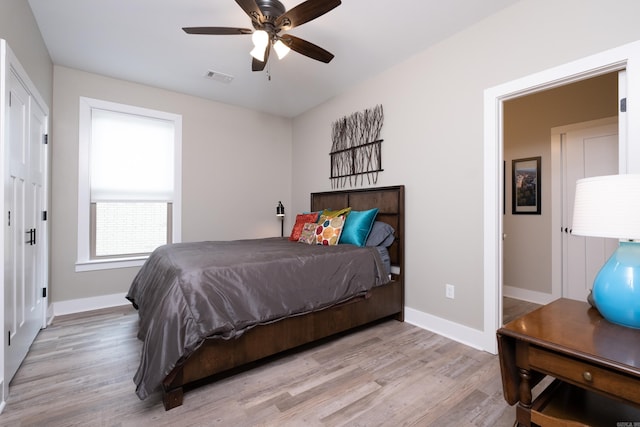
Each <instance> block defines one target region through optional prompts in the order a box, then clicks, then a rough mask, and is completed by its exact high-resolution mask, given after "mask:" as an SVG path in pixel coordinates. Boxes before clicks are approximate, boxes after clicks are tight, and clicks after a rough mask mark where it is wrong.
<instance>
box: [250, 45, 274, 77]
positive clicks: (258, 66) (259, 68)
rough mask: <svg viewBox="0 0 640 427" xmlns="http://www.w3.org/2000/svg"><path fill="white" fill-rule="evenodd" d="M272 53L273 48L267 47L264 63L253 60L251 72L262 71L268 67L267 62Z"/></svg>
mask: <svg viewBox="0 0 640 427" xmlns="http://www.w3.org/2000/svg"><path fill="white" fill-rule="evenodd" d="M270 51H271V46H270V45H267V47H266V48H265V50H264V61H263V62H261V61H258V60H257V59H256V58H253V60H252V61H251V71H262V70H264V67H265V66H266V65H267V61H268V60H269V52H270Z"/></svg>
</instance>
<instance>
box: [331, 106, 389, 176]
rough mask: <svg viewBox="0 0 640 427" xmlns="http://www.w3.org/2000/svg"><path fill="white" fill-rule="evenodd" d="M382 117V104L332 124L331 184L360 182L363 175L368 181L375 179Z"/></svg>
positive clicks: (378, 168)
mask: <svg viewBox="0 0 640 427" xmlns="http://www.w3.org/2000/svg"><path fill="white" fill-rule="evenodd" d="M383 121H384V114H383V111H382V105H377V106H375V107H374V108H371V109H366V110H364V111H360V112H357V113H353V114H352V115H350V116H348V117H343V118H341V119H338V120H337V121H335V122H334V123H333V127H332V134H331V139H332V145H331V153H330V156H331V178H330V179H331V187H332V188H336V187H337V188H342V187H344V186H345V185H346V183H347V181H348V182H349V185H350V186H351V185H358V177H359V178H360V185H362V184H363V183H364V177H365V176H366V177H367V182H368V183H369V185H371V184H372V183H373V184H375V183H376V182H377V181H378V172H382V171H383V169H382V156H381V151H382V141H383V140H382V139H380V131H381V130H382V124H383Z"/></svg>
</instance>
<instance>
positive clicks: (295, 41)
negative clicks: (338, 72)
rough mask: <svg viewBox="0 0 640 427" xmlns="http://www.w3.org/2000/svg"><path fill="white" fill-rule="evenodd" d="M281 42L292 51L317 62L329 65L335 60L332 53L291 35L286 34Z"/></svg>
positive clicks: (281, 38)
mask: <svg viewBox="0 0 640 427" xmlns="http://www.w3.org/2000/svg"><path fill="white" fill-rule="evenodd" d="M280 40H282V42H283V43H284V44H285V45H287V46H289V47H290V48H291V49H292V50H295V51H296V52H298V53H300V54H302V55H304V56H308V57H309V58H312V59H315V60H317V61H321V62H324V63H329V62H331V60H332V59H333V54H332V53H331V52H328V51H326V50H324V49H323V48H321V47H320V46H316V45H315V44H313V43H310V42H308V41H306V40H302V39H301V38H298V37H296V36H292V35H291V34H284V35H283V36H281V37H280Z"/></svg>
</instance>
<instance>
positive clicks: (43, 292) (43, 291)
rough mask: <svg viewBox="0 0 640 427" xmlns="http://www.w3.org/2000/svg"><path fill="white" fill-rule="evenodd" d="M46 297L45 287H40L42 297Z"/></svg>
mask: <svg viewBox="0 0 640 427" xmlns="http://www.w3.org/2000/svg"><path fill="white" fill-rule="evenodd" d="M46 297H47V288H42V298H46Z"/></svg>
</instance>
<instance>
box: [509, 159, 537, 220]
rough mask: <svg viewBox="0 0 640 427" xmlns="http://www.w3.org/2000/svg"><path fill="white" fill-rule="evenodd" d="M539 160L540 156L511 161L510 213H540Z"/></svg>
mask: <svg viewBox="0 0 640 427" xmlns="http://www.w3.org/2000/svg"><path fill="white" fill-rule="evenodd" d="M540 161H541V158H540V157H529V158H527V159H517V160H513V161H512V164H511V167H512V170H511V175H512V181H511V206H512V209H511V214H513V215H516V214H530V215H540V213H541V211H542V210H541V206H540V202H541V200H542V198H541V187H540V174H541V171H540Z"/></svg>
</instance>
